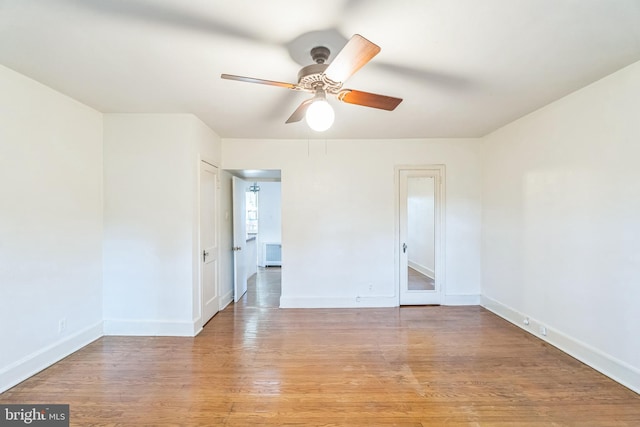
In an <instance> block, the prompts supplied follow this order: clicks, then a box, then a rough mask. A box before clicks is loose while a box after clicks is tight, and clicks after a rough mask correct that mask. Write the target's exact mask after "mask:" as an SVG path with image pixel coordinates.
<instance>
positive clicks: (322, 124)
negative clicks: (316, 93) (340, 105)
mask: <svg viewBox="0 0 640 427" xmlns="http://www.w3.org/2000/svg"><path fill="white" fill-rule="evenodd" d="M335 117H336V115H335V113H334V112H333V108H331V105H329V103H328V102H327V100H326V99H319V100H317V101H314V102H313V103H312V104H311V105H310V106H309V108H307V114H306V119H307V124H308V125H309V127H310V128H311V129H313V130H315V131H316V132H324V131H325V130H327V129H329V128H330V127H331V125H332V124H333V120H334V119H335Z"/></svg>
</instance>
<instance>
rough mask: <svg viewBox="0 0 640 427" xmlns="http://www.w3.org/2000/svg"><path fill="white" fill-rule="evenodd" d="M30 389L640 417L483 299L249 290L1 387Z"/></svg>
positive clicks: (518, 418)
mask: <svg viewBox="0 0 640 427" xmlns="http://www.w3.org/2000/svg"><path fill="white" fill-rule="evenodd" d="M270 273H272V272H270ZM271 280H272V281H273V280H275V279H273V277H271ZM254 291H255V289H254ZM250 292H251V289H250ZM267 293H268V292H267ZM249 296H250V293H248V294H247V297H245V298H248V297H249ZM256 301H258V299H256ZM265 305H268V304H265ZM25 402H28V403H69V404H70V405H71V421H72V422H71V424H72V425H77V426H89V425H119V426H120V425H122V426H142V425H149V426H151V425H154V426H163V425H176V426H178V425H179V426H190V425H208V426H215V425H227V426H254V425H286V426H294V425H299V426H391V425H397V426H441V425H447V426H494V425H496V426H551V425H560V426H562V425H567V426H638V425H640V396H639V395H637V394H635V393H634V392H632V391H630V390H628V389H626V388H624V387H623V386H621V385H619V384H617V383H615V382H614V381H612V380H610V379H608V378H606V377H605V376H603V375H601V374H599V373H597V372H595V371H594V370H592V369H590V368H588V367H587V366H585V365H583V364H582V363H580V362H578V361H576V360H575V359H573V358H571V357H569V356H567V355H566V354H564V353H562V352H560V351H559V350H557V349H555V348H553V347H551V346H549V345H547V344H545V343H543V342H542V341H540V340H538V339H536V338H535V337H533V336H531V335H529V334H527V333H525V332H523V331H521V330H520V329H518V328H516V327H515V326H513V325H511V324H509V323H507V322H506V321H504V320H502V319H500V318H498V317H496V316H495V315H493V314H492V313H490V312H488V311H486V310H484V309H482V308H480V307H406V308H388V309H313V310H309V309H306V310H303V309H275V308H269V307H268V306H267V307H265V306H262V307H258V306H256V305H251V304H248V303H247V302H246V301H245V302H242V303H239V304H237V305H235V306H230V307H228V308H227V309H226V310H224V311H223V312H221V313H219V314H218V315H216V317H214V318H213V319H212V321H211V322H209V324H208V325H207V326H206V328H205V329H204V331H203V332H202V333H201V334H200V335H199V336H197V337H196V338H169V337H144V338H142V337H104V338H102V339H100V340H98V341H96V342H94V343H93V344H91V345H89V346H87V347H85V348H84V349H82V350H81V351H79V352H77V353H75V354H73V355H71V356H70V357H68V358H66V359H64V360H63V361H61V362H59V363H57V364H55V365H54V366H52V367H50V368H49V369H47V370H45V371H43V372H42V373H40V374H38V375H36V376H35V377H33V378H31V379H29V380H27V381H25V382H23V383H22V384H20V385H18V386H17V387H14V388H13V389H11V390H9V391H7V392H5V393H4V394H2V395H0V403H25Z"/></svg>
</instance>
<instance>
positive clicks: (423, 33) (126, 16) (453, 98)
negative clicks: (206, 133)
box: [0, 0, 640, 138]
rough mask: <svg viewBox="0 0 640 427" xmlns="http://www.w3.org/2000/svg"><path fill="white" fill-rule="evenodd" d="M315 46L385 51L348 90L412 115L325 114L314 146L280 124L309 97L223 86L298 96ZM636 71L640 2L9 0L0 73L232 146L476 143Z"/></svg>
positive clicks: (2, 23) (303, 132) (0, 20)
mask: <svg viewBox="0 0 640 427" xmlns="http://www.w3.org/2000/svg"><path fill="white" fill-rule="evenodd" d="M313 31H326V32H330V33H332V34H333V41H332V42H331V43H334V44H335V41H336V40H338V41H340V40H343V41H345V42H346V40H347V38H349V37H351V35H352V34H354V33H359V34H362V35H363V36H364V37H366V38H368V39H369V40H371V41H373V42H374V43H376V44H378V45H380V46H381V47H382V51H381V52H380V54H379V55H378V56H376V57H375V58H374V59H373V60H372V61H371V62H370V63H369V64H367V65H366V66H365V67H364V68H362V69H361V70H360V71H358V73H356V74H355V75H354V76H353V77H352V78H351V79H349V80H348V81H347V83H346V84H345V86H346V87H349V88H352V89H359V90H363V91H369V92H374V93H380V94H384V95H390V96H395V97H400V98H403V99H404V101H403V102H402V103H401V104H400V105H399V106H398V108H397V109H396V110H395V111H393V112H387V111H381V110H375V109H371V108H366V107H361V106H356V105H348V104H343V103H340V102H338V101H337V100H335V99H333V100H330V102H332V104H333V105H334V108H335V110H336V122H335V124H334V126H333V128H332V129H330V130H329V131H327V132H325V133H322V134H318V133H315V132H313V131H311V130H309V129H308V128H307V126H306V124H305V123H304V122H300V123H295V124H288V125H285V123H284V122H285V120H286V119H287V118H288V117H289V115H290V114H291V113H292V112H293V110H294V109H295V108H296V107H297V105H298V104H299V103H300V102H302V101H303V100H304V99H306V98H307V97H309V94H307V93H304V92H294V91H290V90H287V89H283V88H278V87H272V86H265V85H256V84H248V83H242V82H236V81H229V80H222V79H220V74H221V73H229V74H239V75H245V76H250V77H258V78H263V79H269V80H278V81H285V82H293V83H295V82H296V81H297V77H296V76H297V72H298V70H299V69H300V68H301V65H300V64H298V63H297V62H296V61H295V60H294V59H293V58H298V59H299V58H300V56H302V57H303V58H305V57H306V52H302V53H301V52H300V50H301V49H303V48H304V46H300V45H301V44H302V45H304V44H305V43H306V42H307V41H308V40H307V39H308V38H309V37H310V36H306V37H302V40H303V42H304V43H300V40H301V39H300V36H302V35H303V34H305V33H307V32H313ZM311 39H313V37H311ZM296 41H297V42H298V43H296ZM291 49H293V50H294V51H293V52H290V50H291ZM334 53H335V52H334ZM638 60H640V1H639V0H415V1H411V0H394V1H389V0H366V1H365V0H323V1H305V0H295V1H294V0H271V1H256V0H234V1H229V0H224V1H222V0H0V64H3V65H5V66H7V67H9V68H11V69H14V70H16V71H18V72H20V73H22V74H25V75H27V76H30V77H32V78H34V79H36V80H38V81H40V82H42V83H44V84H46V85H48V86H50V87H52V88H54V89H57V90H59V91H60V92H63V93H65V94H68V95H69V96H71V97H73V98H75V99H78V100H79V101H81V102H83V103H85V104H87V105H90V106H92V107H94V108H96V109H97V110H99V111H102V112H106V113H111V112H130V113H138V112H147V113H193V114H195V115H197V116H198V117H200V118H201V119H202V120H203V121H204V122H205V123H207V124H208V125H209V126H210V127H211V128H212V129H213V130H214V131H216V132H217V133H218V134H219V135H220V136H221V137H225V138H316V137H321V138H422V137H478V136H483V135H485V134H487V133H489V132H491V131H492V130H495V129H496V128H498V127H500V126H502V125H504V124H506V123H509V122H510V121H512V120H514V119H516V118H518V117H521V116H523V115H525V114H527V113H529V112H531V111H533V110H536V109H537V108H540V107H542V106H544V105H546V104H548V103H549V102H551V101H553V100H555V99H558V98H560V97H562V96H564V95H566V94H568V93H570V92H572V91H575V90H577V89H579V88H581V87H584V86H585V85H587V84H589V83H591V82H593V81H595V80H598V79H600V78H602V77H604V76H606V75H608V74H610V73H612V72H614V71H616V70H618V69H620V68H622V67H624V66H626V65H628V64H631V63H633V62H636V61H638ZM308 63H311V59H310V57H309V62H308ZM0 96H1V95H0Z"/></svg>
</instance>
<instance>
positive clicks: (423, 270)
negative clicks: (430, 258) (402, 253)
mask: <svg viewBox="0 0 640 427" xmlns="http://www.w3.org/2000/svg"><path fill="white" fill-rule="evenodd" d="M407 264H408V266H409V267H411V268H413V269H414V270H416V271H417V272H418V273H420V274H424V275H425V276H427V277H429V278H431V279H434V278H435V277H436V273H435V272H434V271H433V270H432V269H430V268H429V267H425V266H424V265H422V264H418V263H417V262H413V261H408V262H407Z"/></svg>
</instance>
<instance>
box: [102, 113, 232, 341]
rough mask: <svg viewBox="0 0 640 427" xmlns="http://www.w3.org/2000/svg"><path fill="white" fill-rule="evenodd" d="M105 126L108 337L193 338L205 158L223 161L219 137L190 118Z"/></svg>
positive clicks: (138, 117)
mask: <svg viewBox="0 0 640 427" xmlns="http://www.w3.org/2000/svg"><path fill="white" fill-rule="evenodd" d="M104 127H105V129H104V188H105V206H104V317H105V333H107V334H134V335H140V334H141V335H156V334H163V335H192V334H193V332H194V327H195V328H196V330H197V323H198V319H199V318H200V291H199V259H200V258H199V246H198V243H197V242H198V238H199V235H198V212H199V209H198V194H199V193H198V177H199V161H200V159H199V155H200V157H202V158H210V160H211V161H212V162H215V161H217V160H218V159H219V148H220V147H219V141H217V140H216V138H217V136H216V135H215V134H214V133H213V132H211V131H210V130H208V128H206V127H205V126H204V125H203V124H201V122H200V121H199V120H198V119H196V118H195V117H194V116H192V115H189V114H107V115H105V126H104ZM216 144H218V146H217V150H216ZM216 151H217V153H216Z"/></svg>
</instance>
